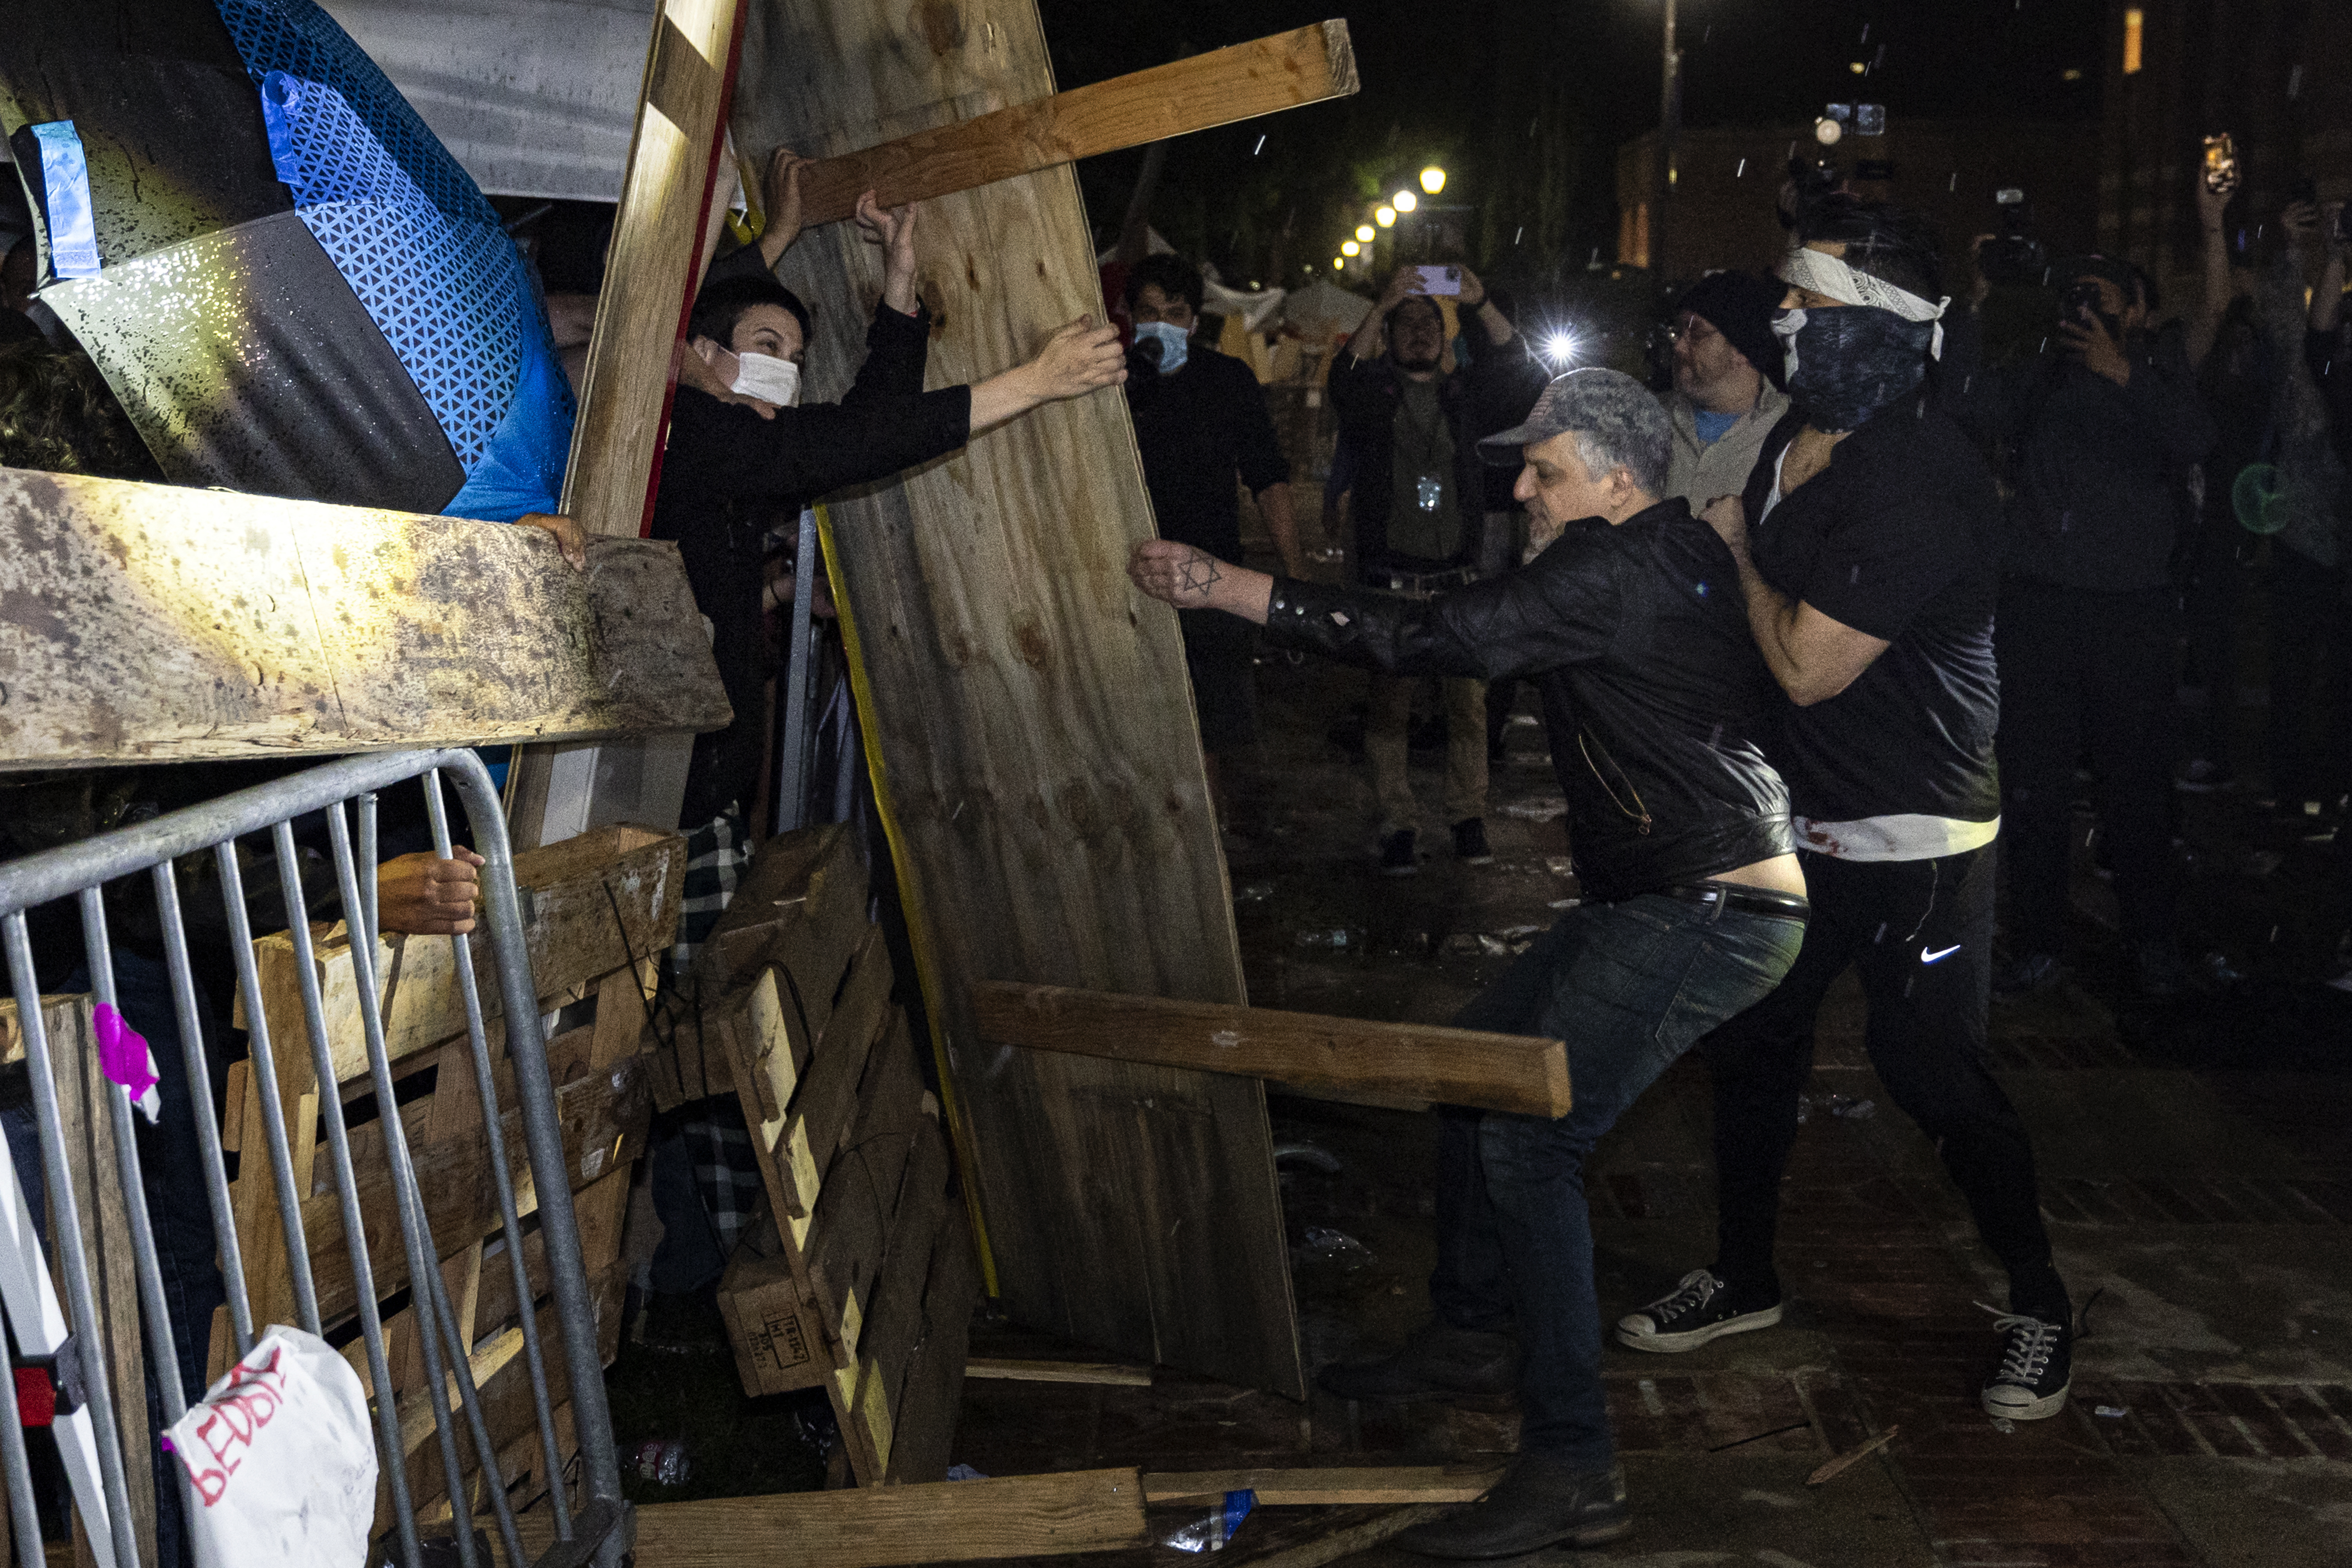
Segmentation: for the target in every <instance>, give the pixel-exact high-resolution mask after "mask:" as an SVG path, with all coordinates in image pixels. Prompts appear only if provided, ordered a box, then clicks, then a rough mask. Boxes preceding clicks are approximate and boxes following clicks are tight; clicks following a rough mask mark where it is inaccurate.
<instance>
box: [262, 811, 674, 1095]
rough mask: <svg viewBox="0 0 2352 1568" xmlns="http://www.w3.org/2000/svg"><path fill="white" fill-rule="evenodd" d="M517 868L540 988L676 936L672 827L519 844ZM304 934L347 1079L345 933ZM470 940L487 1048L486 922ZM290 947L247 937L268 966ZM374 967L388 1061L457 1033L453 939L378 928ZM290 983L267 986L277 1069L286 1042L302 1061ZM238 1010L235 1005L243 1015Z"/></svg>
mask: <svg viewBox="0 0 2352 1568" xmlns="http://www.w3.org/2000/svg"><path fill="white" fill-rule="evenodd" d="M514 870H515V885H516V887H517V889H519V890H520V891H521V893H522V895H523V907H524V909H525V910H526V911H527V912H526V915H525V918H524V921H523V945H524V950H525V952H527V953H528V954H529V955H530V971H531V978H532V981H533V982H534V984H536V985H537V986H538V988H539V994H540V995H541V997H542V998H552V997H555V996H557V995H558V994H561V993H563V992H565V991H568V990H570V989H572V987H574V986H579V985H582V984H585V983H586V982H588V981H591V980H593V979H595V978H596V977H597V976H599V975H601V974H604V973H606V972H608V971H610V970H612V969H614V968H615V967H617V966H620V965H623V964H626V963H631V962H633V961H635V960H639V959H644V958H648V957H652V956H654V955H656V954H658V953H660V952H664V951H666V950H667V948H668V947H669V946H670V945H671V943H672V942H675V941H676V940H677V909H678V903H679V900H681V899H682V898H683V897H684V896H685V888H686V840H685V839H683V838H681V837H678V836H677V834H675V833H666V832H658V831H656V830H655V829H653V828H649V827H635V826H611V827H600V828H598V829H596V830H595V831H593V832H592V833H587V834H583V835H582V836H581V837H577V838H572V839H567V840H565V841H564V842H563V843H562V844H556V845H550V846H548V847H544V848H541V849H531V850H526V851H524V852H523V853H522V854H520V855H517V856H516V857H515V859H514ZM616 910H617V917H616ZM616 918H617V921H618V923H617V924H616V923H615V921H616ZM311 937H312V947H313V952H315V954H316V956H317V961H318V964H319V984H320V999H321V1001H322V1003H323V1004H324V1006H325V1010H326V1016H327V1033H328V1038H329V1042H330V1044H331V1047H332V1048H333V1052H334V1060H335V1077H336V1080H337V1081H338V1082H342V1081H347V1080H349V1079H356V1078H358V1077H360V1076H361V1075H362V1074H364V1073H365V1072H366V1071H367V1070H368V1068H367V1042H366V1037H365V1036H364V1034H363V1032H362V1028H361V1024H360V994H359V983H358V979H357V977H356V975H355V973H354V972H353V965H352V951H351V933H350V931H348V930H346V929H345V928H343V927H342V926H341V925H336V926H332V927H329V926H325V925H313V926H312V928H311ZM471 942H472V945H473V953H474V973H475V975H476V979H477V994H478V995H479V996H480V998H481V1004H482V1015H483V1017H484V1019H485V1020H486V1021H488V1022H490V1023H491V1024H492V1025H493V1027H492V1029H491V1035H490V1038H491V1044H492V1045H493V1046H494V1047H495V1046H497V1045H499V1043H500V1042H501V1041H502V1040H503V1039H504V1026H503V1023H502V1022H500V1020H501V1019H502V1017H503V1014H504V1011H505V1005H504V1003H503V1001H502V999H501V998H500V997H499V988H498V986H497V984H495V982H494V981H493V980H492V978H491V977H492V976H493V975H494V974H495V973H496V971H495V970H494V968H493V967H492V965H491V959H490V948H489V935H488V931H476V932H475V934H474V936H473V937H472V938H471ZM293 945H294V939H293V937H292V936H291V935H290V934H289V933H288V932H285V931H279V932H277V933H276V934H274V935H271V936H265V937H261V938H258V939H257V940H256V941H255V942H254V944H253V946H254V952H255V954H256V956H257V957H258V958H259V959H260V960H261V962H262V963H263V964H264V965H265V967H267V966H268V965H270V964H272V963H284V964H287V965H289V966H290V964H291V963H292V953H293ZM376 974H377V977H378V980H379V982H380V984H381V985H382V987H383V1004H382V1006H383V1037H384V1048H385V1050H386V1052H387V1053H388V1054H389V1055H390V1056H391V1057H392V1058H393V1059H394V1061H395V1062H396V1061H398V1060H400V1059H401V1058H404V1057H407V1056H409V1055H411V1054H413V1053H415V1052H417V1051H421V1050H424V1049H425V1048H427V1047H431V1046H435V1045H438V1044H439V1043H441V1042H442V1041H444V1040H446V1039H448V1038H450V1037H452V1036H454V1035H458V1034H462V1033H463V1032H464V1030H465V1027H466V1013H465V1002H464V999H463V997H461V996H460V995H459V994H458V991H457V957H456V954H455V952H454V951H453V944H452V942H451V941H450V939H449V938H447V937H443V936H415V937H412V936H386V937H382V938H379V939H378V941H377V943H376ZM292 985H293V981H292V980H290V979H289V983H288V989H287V990H286V991H285V992H284V993H283V994H282V996H281V994H278V993H271V994H270V997H269V1000H268V1003H267V1004H266V1005H267V1006H268V1016H269V1027H270V1038H271V1040H272V1041H273V1042H275V1043H277V1044H278V1055H279V1057H280V1058H281V1062H280V1065H281V1068H283V1065H284V1064H283V1058H284V1057H285V1055H286V1053H287V1052H288V1051H289V1049H290V1050H292V1051H293V1052H294V1053H295V1054H297V1055H298V1056H299V1057H300V1058H302V1061H303V1063H304V1065H305V1067H306V1068H307V1066H308V1063H309V1060H310V1056H309V1049H310V1047H309V1045H308V1043H307V1042H308V1040H309V1033H308V1029H307V1026H306V1025H305V1024H304V1022H303V1014H302V1005H301V997H300V994H299V992H297V991H295V990H294V989H292ZM242 1012H243V1009H242V1004H240V1005H239V1016H238V1020H237V1021H238V1022H239V1023H240V1024H242V1023H243V1021H244V1019H243V1016H242ZM466 1070H467V1071H470V1070H471V1069H470V1068H467V1069H466ZM253 1125H258V1124H257V1123H256V1124H253Z"/></svg>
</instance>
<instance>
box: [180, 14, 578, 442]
mask: <svg viewBox="0 0 2352 1568" xmlns="http://www.w3.org/2000/svg"><path fill="white" fill-rule="evenodd" d="M218 5H219V8H220V13H221V18H222V20H223V21H224V22H226V24H227V26H228V30H229V36H230V37H231V38H232V39H234V40H235V42H236V48H237V52H238V54H239V55H240V56H242V57H243V58H244V60H245V64H246V69H247V73H248V74H249V75H251V77H252V78H253V81H254V85H255V87H256V88H257V89H260V91H261V96H262V108H263V113H264V117H265V119H266V120H268V122H269V131H270V138H269V139H270V150H271V153H272V155H273V157H274V158H275V159H276V160H277V163H278V177H279V178H280V179H281V180H284V181H285V182H286V184H287V185H288V187H289V189H290V190H291V191H292V193H293V195H294V201H295V205H296V208H297V210H298V212H299V215H300V216H301V219H302V222H303V224H304V226H306V227H308V228H309V229H310V232H311V234H313V235H314V236H316V237H317V238H318V241H319V244H320V247H322V248H323V249H324V250H325V251H326V252H327V254H328V256H330V257H331V258H333V260H334V263H335V267H336V269H337V270H338V271H340V272H341V274H342V275H343V277H344V279H346V280H348V281H349V282H350V284H351V286H352V292H353V293H354V294H355V295H357V296H358V298H359V300H360V303H361V304H362V306H363V307H364V308H365V309H366V310H367V313H368V316H369V318H370V319H371V320H373V321H374V322H375V324H376V326H377V327H378V328H379V329H380V330H381V331H383V335H384V337H385V338H386V339H387V340H389V341H390V342H391V344H392V347H393V350H394V353H397V354H398V355H399V356H400V361H401V363H402V364H403V365H404V366H405V367H406V369H407V371H408V374H409V375H410V376H411V377H412V378H413V379H414V380H415V383H416V387H417V390H418V391H419V392H421V393H422V394H424V396H425V402H426V403H427V404H428V405H430V406H431V407H432V409H433V412H434V416H435V417H436V418H437V419H438V420H439V421H440V424H441V428H442V430H443V432H444V433H445V434H446V436H447V437H449V445H450V447H451V448H452V449H453V450H454V451H455V452H456V453H457V460H458V462H459V463H460V464H461V465H463V466H464V468H465V469H466V471H467V474H468V475H470V474H471V473H472V472H473V470H474V468H475V467H476V466H477V465H478V463H479V462H480V461H481V460H482V457H483V454H484V452H485V451H486V450H487V449H488V447H489V445H490V442H491V439H492V437H494V436H495V435H496V434H497V433H498V431H499V426H500V425H501V423H502V422H503V421H504V420H505V418H506V416H507V412H508V408H509V405H510V404H511V403H512V401H513V399H514V397H515V395H516V392H517V390H518V385H519V384H520V382H521V380H522V373H523V370H524V367H525V365H526V363H527V362H530V361H531V360H535V359H536V358H538V357H539V356H540V355H541V354H542V353H552V344H551V342H549V341H548V338H547V327H546V321H545V319H544V318H543V317H542V316H541V313H540V310H539V306H538V301H537V300H536V298H535V297H534V295H533V294H532V291H531V286H530V275H529V273H528V272H527V271H526V270H525V268H524V267H523V262H522V258H521V257H520V255H519V254H517V252H516V250H515V247H514V244H513V242H512V241H511V240H509V238H508V237H507V235H506V233H505V231H504V230H503V229H502V228H501V227H500V226H499V218H498V214H497V213H496V212H495V211H494V210H493V209H492V208H491V206H490V205H489V203H488V201H486V200H484V199H483V197H482V194H481V192H480V190H479V189H478V188H477V187H476V185H475V184H474V182H473V180H472V178H471V177H470V176H469V175H467V173H466V171H465V170H464V169H463V168H462V167H460V166H459V165H458V163H457V160H456V159H455V158H452V157H451V156H450V155H449V153H448V151H447V149H446V148H444V147H443V146H442V145H441V143H440V141H439V140H438V139H437V138H436V137H435V136H434V134H433V132H431V131H430V130H428V129H427V128H426V127H425V121H423V120H421V119H420V118H418V116H417V114H416V111H415V110H414V109H412V108H410V107H409V105H408V102H407V100H405V99H404V98H402V97H401V95H400V92H399V89H396V88H394V86H393V85H392V83H391V81H390V80H389V79H387V78H386V77H385V76H384V74H383V71H382V70H380V69H379V68H377V67H376V65H375V62H374V61H373V60H371V59H369V58H367V56H366V55H365V54H364V53H363V52H362V50H361V49H360V47H359V46H358V45H357V44H355V43H353V42H352V39H351V37H350V36H349V35H348V34H346V33H345V32H344V31H343V30H342V28H341V27H340V26H337V25H336V23H335V21H334V19H333V18H332V17H331V16H328V15H327V14H326V13H325V12H324V11H322V10H320V8H319V7H318V5H315V4H313V3H312V0H218ZM559 393H560V394H561V395H562V402H563V404H564V407H563V409H562V414H563V415H564V416H565V417H564V419H563V424H564V425H565V426H566V428H565V430H564V431H563V435H564V437H565V438H566V439H567V440H568V437H569V434H570V432H569V428H568V426H569V423H570V420H569V414H570V406H569V405H570V397H569V394H568V392H562V389H561V388H559ZM557 461H558V463H559V464H560V463H561V457H560V456H559V457H558V458H557Z"/></svg>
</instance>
